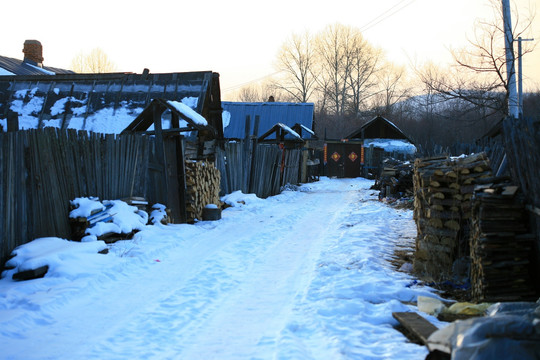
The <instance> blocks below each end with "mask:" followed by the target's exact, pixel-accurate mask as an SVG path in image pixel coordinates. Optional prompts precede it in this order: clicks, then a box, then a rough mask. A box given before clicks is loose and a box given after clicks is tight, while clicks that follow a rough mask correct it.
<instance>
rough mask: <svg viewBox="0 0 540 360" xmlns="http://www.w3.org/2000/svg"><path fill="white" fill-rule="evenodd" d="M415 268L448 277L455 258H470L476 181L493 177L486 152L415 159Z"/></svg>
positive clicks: (434, 276) (442, 277) (435, 277)
mask: <svg viewBox="0 0 540 360" xmlns="http://www.w3.org/2000/svg"><path fill="white" fill-rule="evenodd" d="M414 168H415V169H414V176H413V182H414V191H415V202H414V219H415V221H416V225H417V231H418V236H417V239H416V252H415V261H414V267H415V270H416V271H417V272H421V273H425V274H427V275H429V276H430V277H432V278H433V279H434V280H437V281H439V280H443V279H446V278H449V277H450V276H451V275H452V274H451V272H452V265H453V263H454V261H455V260H456V259H458V258H459V257H461V256H467V255H468V251H469V250H468V240H467V238H468V233H469V231H468V225H467V223H468V219H469V218H470V207H471V205H470V200H471V198H472V193H473V190H474V183H475V181H476V180H477V179H481V178H485V177H489V176H491V170H490V167H489V163H488V160H487V157H486V155H485V154H484V153H480V154H476V155H471V156H468V157H459V158H448V157H437V158H428V159H416V161H415V164H414Z"/></svg>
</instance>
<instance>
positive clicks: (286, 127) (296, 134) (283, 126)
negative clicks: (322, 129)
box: [277, 123, 302, 140]
mask: <svg viewBox="0 0 540 360" xmlns="http://www.w3.org/2000/svg"><path fill="white" fill-rule="evenodd" d="M277 125H278V126H279V127H281V128H282V129H283V130H285V131H287V132H288V133H289V134H291V135H292V136H294V137H295V138H298V139H300V140H302V137H301V136H300V135H299V134H298V133H297V132H296V131H294V130H293V129H291V128H290V127H288V126H287V125H285V124H283V123H277Z"/></svg>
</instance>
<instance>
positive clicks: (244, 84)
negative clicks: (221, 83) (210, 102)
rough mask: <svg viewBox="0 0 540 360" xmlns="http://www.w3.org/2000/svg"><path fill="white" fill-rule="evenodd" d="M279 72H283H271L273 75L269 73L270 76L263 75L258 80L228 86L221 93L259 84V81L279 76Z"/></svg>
mask: <svg viewBox="0 0 540 360" xmlns="http://www.w3.org/2000/svg"><path fill="white" fill-rule="evenodd" d="M280 72H283V70H279V71H276V72H273V73H271V74H268V75H265V76H263V77H260V78H258V79H253V80H250V81H246V82H244V83H241V84H237V85H233V86H230V87H228V88H226V89H223V91H231V90H235V89H238V88H241V87H243V86H246V85H249V84H251V83H254V82H259V81H261V80H264V79H266V78H269V77H272V76H274V75H277V74H279V73H280Z"/></svg>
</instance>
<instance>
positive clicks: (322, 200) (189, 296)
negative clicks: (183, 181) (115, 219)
mask: <svg viewBox="0 0 540 360" xmlns="http://www.w3.org/2000/svg"><path fill="white" fill-rule="evenodd" d="M372 184H373V182H372V181H369V180H365V179H360V178H359V179H328V178H321V181H319V182H316V183H312V184H306V185H302V186H301V187H299V188H298V191H284V192H283V193H282V194H280V195H277V196H273V197H270V198H267V199H259V198H257V197H256V196H255V195H253V194H243V193H241V192H239V191H237V192H234V193H232V194H229V195H227V196H225V197H224V198H223V199H222V200H223V201H224V202H225V203H227V204H229V205H231V206H230V207H228V208H226V209H224V210H223V211H222V218H221V220H218V221H201V222H198V223H196V224H194V225H188V224H169V225H163V224H161V223H159V221H155V222H154V224H155V225H147V226H142V227H141V229H142V230H141V231H140V232H138V233H137V234H136V235H135V236H134V238H133V239H132V240H126V241H118V242H116V243H114V244H111V245H107V247H108V249H109V253H108V254H107V255H104V254H98V251H100V250H101V249H103V248H104V247H105V246H106V245H104V244H103V243H102V242H101V241H88V242H81V243H77V242H72V241H68V240H64V239H58V238H45V239H38V240H35V241H33V242H30V243H28V244H27V245H24V246H21V247H19V248H18V249H17V250H16V254H17V256H15V257H14V258H13V259H12V260H11V261H12V265H15V266H23V267H28V266H30V265H39V264H47V265H49V266H50V270H49V272H48V273H47V274H46V275H45V277H44V278H41V279H35V280H29V281H24V282H15V281H13V280H12V279H11V275H12V274H13V272H14V271H15V270H9V271H6V272H4V274H3V275H4V276H3V278H2V279H1V280H0V348H1V349H2V358H5V359H53V358H54V359H130V358H131V359H396V358H399V359H421V358H424V357H425V356H426V354H427V350H426V348H425V347H423V346H419V345H415V344H412V343H410V342H408V341H407V339H406V338H405V337H404V336H403V335H402V334H401V333H400V332H398V331H396V330H395V329H394V328H393V326H394V325H396V324H397V322H396V321H395V320H394V319H393V318H392V312H393V311H408V310H415V311H416V310H417V309H416V307H414V306H413V305H409V304H410V302H414V301H416V299H417V298H418V296H432V297H437V296H436V295H435V294H434V290H433V289H431V288H428V287H422V286H419V285H414V284H415V282H414V281H413V280H414V278H412V277H411V275H408V274H406V273H403V272H398V271H397V270H396V269H394V268H393V267H392V266H391V265H390V263H389V258H390V256H391V255H392V253H393V250H394V248H395V246H396V245H397V244H400V245H403V244H405V243H411V242H413V241H414V237H415V235H416V227H415V224H414V221H413V219H412V211H410V210H397V209H394V208H391V207H389V206H387V205H385V204H384V203H382V202H380V201H378V196H377V195H378V194H377V193H376V192H374V191H371V190H369V187H370V186H371V185H372ZM77 201H78V202H79V204H80V205H79V207H80V209H81V210H80V211H81V213H82V214H85V213H86V214H87V213H88V212H89V211H90V212H91V210H90V209H92V208H93V207H95V204H94V205H92V204H90V202H86V203H85V201H84V200H77ZM104 203H105V202H104ZM111 212H113V211H111ZM154 212H156V213H157V214H158V215H159V214H162V213H163V212H164V207H163V206H162V205H157V206H154V210H153V213H152V214H154ZM426 317H427V318H428V319H429V320H430V321H432V322H433V323H434V324H435V325H438V326H440V325H441V323H439V322H437V320H436V319H435V318H433V317H431V316H426Z"/></svg>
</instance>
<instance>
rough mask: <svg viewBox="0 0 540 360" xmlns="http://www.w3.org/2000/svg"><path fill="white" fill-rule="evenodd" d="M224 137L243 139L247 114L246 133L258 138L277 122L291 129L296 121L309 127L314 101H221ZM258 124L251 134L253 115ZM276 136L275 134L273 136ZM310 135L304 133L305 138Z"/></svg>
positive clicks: (253, 122)
mask: <svg viewBox="0 0 540 360" xmlns="http://www.w3.org/2000/svg"><path fill="white" fill-rule="evenodd" d="M221 106H222V107H223V118H224V122H223V124H224V130H223V132H224V136H225V138H228V139H243V138H244V137H245V136H246V117H247V116H249V117H250V126H249V129H247V131H248V134H249V135H255V136H257V137H260V136H261V135H262V134H264V133H266V132H267V131H268V130H270V129H272V127H273V126H274V125H276V124H278V123H281V124H283V125H286V126H288V127H290V128H293V126H295V124H300V125H303V126H304V127H306V128H308V129H311V128H312V125H313V108H314V106H313V103H285V102H229V101H223V102H222V103H221ZM256 116H258V117H259V126H258V129H257V132H256V134H254V128H255V117H256ZM272 136H273V138H274V139H275V135H272ZM311 137H312V135H311V134H310V133H309V132H306V134H305V135H304V138H306V139H309V138H311Z"/></svg>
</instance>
